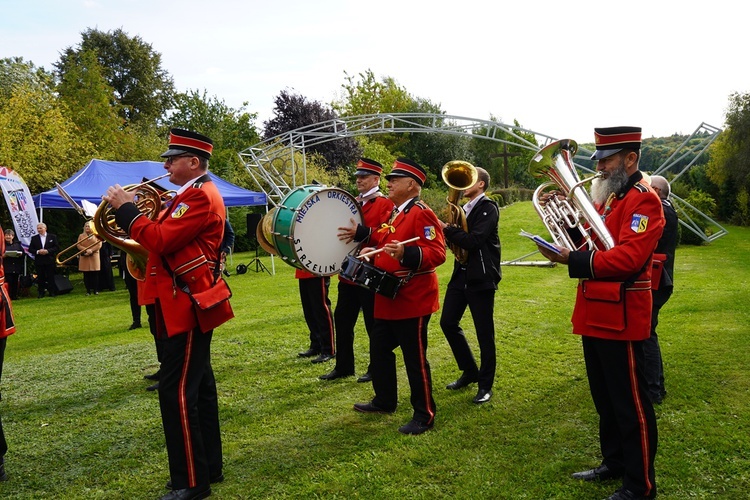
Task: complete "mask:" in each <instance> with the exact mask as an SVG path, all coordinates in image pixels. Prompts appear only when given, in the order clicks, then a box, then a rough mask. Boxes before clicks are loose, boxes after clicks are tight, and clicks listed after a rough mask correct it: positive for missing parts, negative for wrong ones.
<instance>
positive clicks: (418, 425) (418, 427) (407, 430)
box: [398, 420, 435, 436]
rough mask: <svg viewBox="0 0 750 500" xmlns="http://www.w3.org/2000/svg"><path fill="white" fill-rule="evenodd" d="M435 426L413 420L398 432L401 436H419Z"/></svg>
mask: <svg viewBox="0 0 750 500" xmlns="http://www.w3.org/2000/svg"><path fill="white" fill-rule="evenodd" d="M434 425H435V424H430V425H427V424H424V423H422V422H419V421H417V420H412V421H411V422H409V423H408V424H405V425H402V426H401V427H399V428H398V432H400V433H401V434H411V435H414V436H416V435H417V434H422V433H423V432H427V431H429V430H430V429H432V427H433V426H434Z"/></svg>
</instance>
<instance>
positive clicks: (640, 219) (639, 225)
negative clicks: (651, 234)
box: [630, 214, 648, 233]
mask: <svg viewBox="0 0 750 500" xmlns="http://www.w3.org/2000/svg"><path fill="white" fill-rule="evenodd" d="M647 228H648V216H647V215H641V214H633V218H632V219H630V229H631V230H632V231H633V232H634V233H643V232H644V231H646V229H647Z"/></svg>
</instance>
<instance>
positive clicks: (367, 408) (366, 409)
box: [354, 403, 396, 413]
mask: <svg viewBox="0 0 750 500" xmlns="http://www.w3.org/2000/svg"><path fill="white" fill-rule="evenodd" d="M354 409H355V410H357V411H358V412H360V413H393V412H394V411H396V410H386V409H385V408H381V407H379V406H376V405H374V404H372V403H355V404H354Z"/></svg>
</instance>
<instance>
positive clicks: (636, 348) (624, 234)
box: [539, 127, 664, 500]
mask: <svg viewBox="0 0 750 500" xmlns="http://www.w3.org/2000/svg"><path fill="white" fill-rule="evenodd" d="M594 136H595V140H596V152H595V153H594V155H593V156H592V157H591V159H592V160H597V167H596V169H597V171H598V172H602V173H603V174H604V176H605V178H604V179H603V180H596V181H594V184H593V185H592V189H591V195H592V198H593V200H594V204H595V206H596V209H597V211H598V213H599V214H600V215H601V217H602V219H603V220H604V224H605V226H606V227H607V229H608V230H609V232H610V234H611V236H612V239H613V241H614V243H615V244H614V246H613V247H612V248H611V249H609V250H605V249H594V250H588V249H586V250H576V251H570V250H568V249H566V248H560V249H559V251H560V253H559V254H557V253H555V252H552V251H550V250H547V249H546V248H543V247H541V246H540V247H539V251H540V252H541V253H542V254H543V255H544V256H545V257H547V258H548V259H549V260H551V261H553V262H559V263H561V264H567V265H568V275H569V276H570V277H571V278H577V279H578V280H579V283H578V292H577V295H576V303H575V309H574V310H573V318H572V323H573V333H575V334H578V335H581V336H582V343H583V357H584V360H585V363H586V374H587V376H588V381H589V388H590V390H591V397H592V399H593V400H594V406H595V407H596V411H597V413H598V414H599V442H600V445H601V452H602V456H603V458H602V462H601V464H600V465H599V466H598V467H595V468H593V469H590V470H586V471H582V472H576V473H574V474H573V477H574V478H576V479H580V480H583V481H603V480H609V479H620V478H622V487H621V488H620V489H618V490H617V491H616V492H614V493H613V494H612V495H611V496H610V497H609V500H633V499H641V498H654V497H655V496H656V482H655V475H654V458H655V456H656V441H657V431H656V416H655V415H654V407H653V406H652V404H651V401H650V399H649V397H648V390H647V384H646V380H645V377H644V375H643V370H642V366H643V363H644V347H643V344H644V340H645V339H647V338H648V337H649V334H650V331H651V267H652V260H653V254H654V249H655V248H656V244H657V242H658V241H659V238H660V237H661V234H662V230H663V228H664V213H663V211H662V207H661V202H660V201H659V197H658V196H657V195H656V193H655V192H654V191H653V189H651V187H650V186H649V185H648V183H647V182H646V181H645V180H644V179H643V174H642V173H641V172H640V171H639V170H638V162H639V160H640V156H641V154H640V147H641V129H640V128H638V127H611V128H597V129H594ZM639 365H640V366H639Z"/></svg>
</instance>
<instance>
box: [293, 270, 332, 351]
mask: <svg viewBox="0 0 750 500" xmlns="http://www.w3.org/2000/svg"><path fill="white" fill-rule="evenodd" d="M294 277H295V278H297V284H298V286H299V298H300V302H302V314H303V315H304V316H305V322H306V323H307V329H308V330H310V348H309V349H307V350H306V351H302V352H300V353H298V354H297V356H299V357H300V358H313V359H312V362H313V363H325V362H326V361H330V360H332V359H333V357H334V355H335V350H334V342H336V339H335V337H336V333H335V330H334V329H333V312H332V310H331V299H330V298H329V297H328V291H329V289H330V287H331V277H330V276H318V275H317V274H313V273H311V272H308V271H305V270H302V269H296V270H295V271H294ZM316 356H317V357H316Z"/></svg>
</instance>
